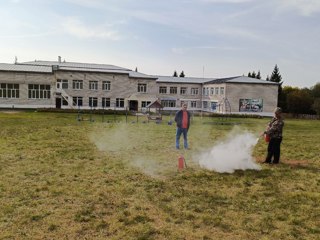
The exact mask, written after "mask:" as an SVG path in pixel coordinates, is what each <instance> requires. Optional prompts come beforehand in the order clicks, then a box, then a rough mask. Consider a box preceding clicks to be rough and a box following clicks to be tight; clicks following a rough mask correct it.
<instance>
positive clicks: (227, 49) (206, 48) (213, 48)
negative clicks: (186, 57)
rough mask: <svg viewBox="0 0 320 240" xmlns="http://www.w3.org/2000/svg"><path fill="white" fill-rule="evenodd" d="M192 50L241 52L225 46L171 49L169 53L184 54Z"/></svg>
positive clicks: (235, 48)
mask: <svg viewBox="0 0 320 240" xmlns="http://www.w3.org/2000/svg"><path fill="white" fill-rule="evenodd" d="M192 50H222V51H237V50H241V48H238V47H226V46H197V47H184V48H172V49H171V51H172V52H173V53H175V54H185V53H187V52H189V51H192Z"/></svg>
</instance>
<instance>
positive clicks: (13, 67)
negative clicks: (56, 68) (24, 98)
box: [0, 63, 52, 73]
mask: <svg viewBox="0 0 320 240" xmlns="http://www.w3.org/2000/svg"><path fill="white" fill-rule="evenodd" d="M0 71H10V72H38V73H52V67H50V66H35V65H20V64H9V63H0Z"/></svg>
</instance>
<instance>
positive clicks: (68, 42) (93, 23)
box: [0, 0, 320, 88]
mask: <svg viewBox="0 0 320 240" xmlns="http://www.w3.org/2000/svg"><path fill="white" fill-rule="evenodd" d="M0 29H1V31H0V43H1V44H0V52H1V54H0V62H1V63H14V61H15V58H17V61H18V62H26V61H34V60H47V61H57V60H58V56H61V58H62V60H65V61H67V62H83V63H100V64H112V65H116V66H120V67H124V68H129V69H132V70H135V69H136V68H137V69H138V71H139V72H142V73H145V74H150V75H165V76H172V75H173V73H174V71H177V73H178V74H180V73H181V72H182V71H184V73H185V75H186V77H212V78H220V77H232V76H239V75H247V74H248V73H249V72H253V71H255V72H256V73H257V72H258V71H260V73H261V77H262V78H263V79H266V78H267V76H269V77H270V75H271V73H272V71H273V69H274V67H275V65H276V64H277V66H278V67H279V71H280V74H281V76H282V80H283V86H293V87H299V88H304V87H307V88H310V87H312V86H314V85H315V84H316V83H318V82H320V77H319V76H320V75H319V71H318V69H319V66H320V57H319V56H320V45H319V43H320V0H268V1H266V0H0Z"/></svg>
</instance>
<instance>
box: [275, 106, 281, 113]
mask: <svg viewBox="0 0 320 240" xmlns="http://www.w3.org/2000/svg"><path fill="white" fill-rule="evenodd" d="M274 112H275V113H282V109H281V108H280V107H276V108H275V109H274Z"/></svg>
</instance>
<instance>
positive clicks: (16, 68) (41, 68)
mask: <svg viewBox="0 0 320 240" xmlns="http://www.w3.org/2000/svg"><path fill="white" fill-rule="evenodd" d="M53 70H61V71H79V72H101V73H118V74H128V75H129V77H130V78H139V79H141V78H143V79H150V80H156V82H158V83H178V84H179V83H185V84H215V83H217V84H219V83H248V84H272V85H278V84H279V83H275V82H270V81H266V80H262V79H256V78H250V77H246V76H235V77H228V78H197V77H173V76H158V75H154V76H153V75H147V74H143V73H140V72H136V71H132V70H130V69H127V68H122V67H118V66H115V65H110V64H95V63H78V62H65V61H62V62H61V61H41V60H36V61H30V62H23V63H15V64H8V63H0V71H13V72H38V73H52V72H53Z"/></svg>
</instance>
